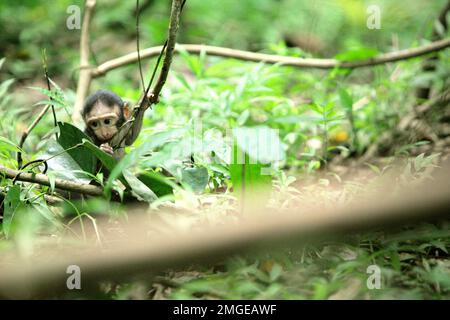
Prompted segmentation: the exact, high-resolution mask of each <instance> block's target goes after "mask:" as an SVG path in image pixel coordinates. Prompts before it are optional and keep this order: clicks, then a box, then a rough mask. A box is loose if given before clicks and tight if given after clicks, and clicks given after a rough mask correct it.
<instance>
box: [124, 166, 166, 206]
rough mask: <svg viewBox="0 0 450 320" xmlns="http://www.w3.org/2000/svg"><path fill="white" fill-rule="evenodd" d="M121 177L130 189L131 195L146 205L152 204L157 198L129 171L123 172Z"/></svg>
mask: <svg viewBox="0 0 450 320" xmlns="http://www.w3.org/2000/svg"><path fill="white" fill-rule="evenodd" d="M123 176H124V178H125V180H126V181H127V183H128V184H129V186H130V187H131V193H132V194H133V195H134V196H135V197H136V198H138V199H139V200H143V201H146V202H148V203H152V202H153V201H155V200H156V199H157V198H158V197H157V196H156V194H155V193H154V192H153V191H152V190H150V188H149V187H147V186H146V185H145V184H144V183H143V182H142V181H141V180H139V179H138V178H137V177H136V176H135V175H134V174H132V173H131V172H130V171H129V170H124V171H123Z"/></svg>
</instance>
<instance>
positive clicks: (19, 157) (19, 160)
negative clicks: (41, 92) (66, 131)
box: [17, 50, 58, 169]
mask: <svg viewBox="0 0 450 320" xmlns="http://www.w3.org/2000/svg"><path fill="white" fill-rule="evenodd" d="M42 64H43V68H44V76H45V79H46V81H47V89H48V91H49V92H50V91H51V86H50V78H49V76H48V71H47V56H46V54H45V50H44V51H43V52H42ZM50 100H51V101H53V98H52V97H50ZM50 108H52V113H53V123H54V126H55V127H56V126H57V125H58V123H57V119H56V113H55V107H54V106H53V104H50V105H47V106H45V108H44V109H42V111H41V112H40V113H39V115H38V117H37V118H36V119H35V120H34V121H33V122H32V123H31V125H30V126H29V127H28V128H27V129H26V130H25V131H24V132H23V133H22V136H21V137H20V141H19V151H18V152H17V167H18V168H19V169H20V168H21V167H22V163H23V159H22V149H23V145H24V144H25V140H26V139H27V138H28V136H29V135H30V132H31V131H32V130H33V129H34V128H35V127H36V126H37V124H38V123H39V122H40V121H41V120H42V118H43V117H44V115H45V114H46V113H47V111H48V109H50ZM56 137H57V136H56Z"/></svg>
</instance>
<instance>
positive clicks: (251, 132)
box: [233, 126, 285, 164]
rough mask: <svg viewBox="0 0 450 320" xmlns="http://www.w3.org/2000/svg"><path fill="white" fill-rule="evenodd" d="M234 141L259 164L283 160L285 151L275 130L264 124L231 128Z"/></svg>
mask: <svg viewBox="0 0 450 320" xmlns="http://www.w3.org/2000/svg"><path fill="white" fill-rule="evenodd" d="M233 136H234V138H235V143H236V144H237V146H238V147H239V149H240V150H242V151H243V152H244V153H246V154H248V156H249V157H250V158H251V159H252V160H253V161H255V162H256V163H260V164H270V163H273V162H276V161H280V160H284V159H285V153H284V150H283V146H282V143H281V141H280V138H279V136H278V133H277V131H276V130H274V129H271V128H269V127H266V126H257V127H239V128H235V129H233Z"/></svg>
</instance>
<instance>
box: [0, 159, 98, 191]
mask: <svg viewBox="0 0 450 320" xmlns="http://www.w3.org/2000/svg"><path fill="white" fill-rule="evenodd" d="M0 174H1V175H4V176H5V177H7V178H9V179H15V180H16V181H25V182H32V183H37V184H40V185H44V186H50V179H49V177H48V176H47V175H45V174H41V173H37V174H35V173H26V172H20V171H17V170H13V169H9V168H6V167H4V166H2V165H0ZM55 187H56V188H59V189H62V190H66V191H72V192H78V193H82V194H85V195H89V196H102V195H103V189H102V188H100V187H98V186H94V185H91V184H78V183H75V182H72V181H68V180H63V179H58V178H57V179H55Z"/></svg>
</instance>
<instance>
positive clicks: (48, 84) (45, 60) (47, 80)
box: [42, 50, 58, 138]
mask: <svg viewBox="0 0 450 320" xmlns="http://www.w3.org/2000/svg"><path fill="white" fill-rule="evenodd" d="M42 55H43V57H42V63H43V65H44V76H45V80H46V82H47V89H48V91H49V92H50V91H51V90H52V88H51V86H50V77H49V76H48V70H47V55H46V53H45V50H44V51H43V53H42ZM49 98H50V101H53V97H49ZM51 108H52V114H53V125H54V126H55V127H56V126H58V120H57V119H56V113H55V106H54V105H53V104H51ZM56 138H58V136H57V135H56Z"/></svg>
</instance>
